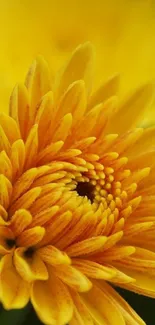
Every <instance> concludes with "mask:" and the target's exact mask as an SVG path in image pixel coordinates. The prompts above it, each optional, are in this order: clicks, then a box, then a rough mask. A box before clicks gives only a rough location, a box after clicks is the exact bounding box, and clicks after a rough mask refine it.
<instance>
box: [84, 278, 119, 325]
mask: <svg viewBox="0 0 155 325" xmlns="http://www.w3.org/2000/svg"><path fill="white" fill-rule="evenodd" d="M81 298H82V300H83V301H84V303H85V305H86V306H87V308H88V310H89V312H90V314H91V316H92V318H93V319H94V321H96V322H97V324H100V325H106V324H110V325H118V324H119V325H125V321H124V318H123V316H122V314H121V312H120V310H119V309H118V308H117V306H116V305H115V303H114V301H113V300H111V299H110V297H109V295H108V294H107V293H105V292H104V290H101V289H100V288H99V287H97V286H96V285H95V284H94V285H93V287H92V289H91V290H90V291H89V292H88V293H83V294H82V295H81Z"/></svg>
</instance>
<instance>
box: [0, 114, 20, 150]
mask: <svg viewBox="0 0 155 325" xmlns="http://www.w3.org/2000/svg"><path fill="white" fill-rule="evenodd" d="M0 124H1V126H2V128H3V130H4V132H5V134H6V136H7V138H8V140H9V142H10V144H12V143H13V142H14V141H16V140H18V139H20V132H19V129H18V125H17V123H16V121H15V120H14V119H13V118H12V117H10V116H9V115H6V114H4V113H1V114H0ZM10 130H11V132H10Z"/></svg>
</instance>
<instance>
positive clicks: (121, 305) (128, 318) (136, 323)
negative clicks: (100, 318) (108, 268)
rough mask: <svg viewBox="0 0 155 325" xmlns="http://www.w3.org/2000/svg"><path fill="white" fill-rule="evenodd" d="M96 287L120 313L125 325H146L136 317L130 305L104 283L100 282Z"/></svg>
mask: <svg viewBox="0 0 155 325" xmlns="http://www.w3.org/2000/svg"><path fill="white" fill-rule="evenodd" d="M97 286H98V287H99V288H100V289H101V290H102V291H104V293H105V294H106V295H107V296H108V297H109V299H110V300H111V301H112V302H113V303H114V304H115V306H116V307H117V308H118V309H119V311H120V312H121V314H122V316H123V318H124V320H125V322H126V324H128V325H146V324H145V322H144V321H143V320H142V319H141V318H140V317H139V316H138V315H137V313H136V312H135V311H134V310H133V309H132V308H131V307H130V305H129V304H128V303H127V302H126V301H125V300H124V299H123V298H122V297H121V296H120V295H119V294H118V293H117V292H116V291H115V290H114V289H113V288H112V287H111V286H110V285H109V284H108V283H106V282H104V281H102V282H101V281H100V282H98V283H97Z"/></svg>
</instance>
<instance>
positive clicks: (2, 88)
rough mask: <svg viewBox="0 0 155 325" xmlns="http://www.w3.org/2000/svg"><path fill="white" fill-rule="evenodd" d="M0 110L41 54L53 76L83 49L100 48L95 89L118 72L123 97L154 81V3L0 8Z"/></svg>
mask: <svg viewBox="0 0 155 325" xmlns="http://www.w3.org/2000/svg"><path fill="white" fill-rule="evenodd" d="M0 25H1V28H0V39H1V48H0V106H1V110H3V111H4V110H5V111H6V110H7V108H8V102H9V96H10V92H11V90H12V88H13V87H14V85H15V84H16V82H20V81H23V80H24V78H25V74H26V72H27V70H28V68H29V65H30V64H31V61H32V60H33V59H34V58H35V57H36V55H38V54H42V55H43V56H44V57H45V59H46V60H47V61H48V62H49V65H50V67H51V69H52V71H54V72H55V71H56V70H57V69H59V68H60V67H61V65H62V64H63V61H64V59H65V58H66V57H68V55H69V53H70V52H71V51H72V50H73V49H74V48H75V47H76V46H77V45H78V44H79V43H83V42H85V41H91V42H92V43H93V44H94V46H95V48H96V75H95V79H94V84H95V83H99V82H101V81H102V80H104V79H106V78H107V77H108V76H111V75H112V74H115V73H117V72H119V73H120V74H121V76H122V79H121V93H124V92H126V91H128V90H130V89H132V88H134V87H135V86H136V85H139V84H141V83H143V82H146V81H148V80H152V79H154V77H155V59H154V57H155V5H154V1H150V0H124V1H123V0H109V1H106V0H89V1H88V0H44V1H43V0H38V1H36V0H23V1H21V0H6V1H1V2H0Z"/></svg>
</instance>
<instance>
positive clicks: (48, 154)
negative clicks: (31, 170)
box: [37, 141, 64, 165]
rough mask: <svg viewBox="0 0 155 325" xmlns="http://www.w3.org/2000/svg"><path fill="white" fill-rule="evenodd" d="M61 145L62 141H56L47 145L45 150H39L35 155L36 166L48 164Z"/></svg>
mask: <svg viewBox="0 0 155 325" xmlns="http://www.w3.org/2000/svg"><path fill="white" fill-rule="evenodd" d="M63 145H64V142H63V141H57V142H54V143H51V144H49V145H48V146H47V147H45V149H43V150H41V151H40V152H39V154H38V155H37V165H43V164H47V163H50V162H51V161H52V160H53V158H54V157H55V155H56V154H57V153H58V152H59V151H60V149H61V148H62V147H63Z"/></svg>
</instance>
